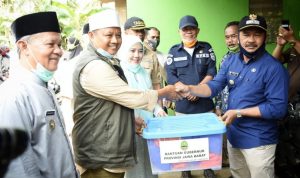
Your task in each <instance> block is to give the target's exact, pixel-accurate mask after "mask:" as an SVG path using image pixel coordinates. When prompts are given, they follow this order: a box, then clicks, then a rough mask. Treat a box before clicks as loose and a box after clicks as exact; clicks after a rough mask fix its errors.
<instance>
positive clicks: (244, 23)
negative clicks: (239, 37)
mask: <svg viewBox="0 0 300 178" xmlns="http://www.w3.org/2000/svg"><path fill="white" fill-rule="evenodd" d="M249 27H257V28H260V29H262V30H264V31H267V23H266V20H265V18H263V17H262V16H259V15H255V14H250V15H249V16H245V17H243V18H242V19H241V21H240V23H239V30H240V31H241V30H244V29H246V28H249Z"/></svg>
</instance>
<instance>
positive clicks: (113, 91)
mask: <svg viewBox="0 0 300 178" xmlns="http://www.w3.org/2000/svg"><path fill="white" fill-rule="evenodd" d="M99 68H101V70H99ZM101 78H105V79H106V80H101ZM80 83H81V85H82V87H83V88H84V89H85V90H86V92H87V93H89V94H90V95H93V96H95V97H98V98H103V99H107V100H111V101H113V102H116V103H118V104H120V105H123V106H126V107H128V108H131V109H135V108H141V109H147V110H148V111H151V112H152V111H153V109H154V107H155V105H156V103H157V100H158V95H157V91H155V90H147V91H141V90H137V89H134V88H131V87H129V86H128V84H127V83H125V82H124V81H123V80H122V79H121V78H120V77H119V76H118V75H117V74H116V72H115V71H114V70H113V69H112V68H111V67H110V66H109V65H108V64H107V63H105V62H104V61H102V60H94V61H91V62H89V63H88V64H87V65H86V67H84V69H83V71H82V73H81V75H80Z"/></svg>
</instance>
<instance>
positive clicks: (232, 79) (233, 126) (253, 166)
mask: <svg viewBox="0 0 300 178" xmlns="http://www.w3.org/2000/svg"><path fill="white" fill-rule="evenodd" d="M266 31H267V24H266V21H265V19H264V18H263V17H261V16H256V15H253V14H251V15H250V16H245V17H244V18H242V20H241V21H240V23H239V44H240V52H239V53H237V54H234V55H231V56H230V57H229V58H230V60H225V61H224V63H223V64H222V66H221V69H220V71H219V73H218V74H217V76H216V77H215V78H214V79H213V80H212V81H210V82H208V83H207V84H202V85H198V86H187V85H181V86H177V90H178V91H182V94H183V95H188V94H191V95H196V96H200V97H209V96H215V95H217V94H218V93H219V92H220V91H221V90H222V89H223V88H224V87H225V86H226V85H228V87H229V98H228V110H227V111H226V112H225V113H224V115H223V116H222V119H223V121H224V122H225V124H226V125H228V127H227V138H228V142H227V143H228V145H227V148H228V153H229V162H230V169H231V173H232V175H233V177H235V178H262V177H264V178H274V159H275V149H276V145H277V139H278V128H277V121H278V120H279V119H280V118H283V117H284V116H285V114H286V111H287V101H288V85H289V78H288V74H287V71H286V70H285V69H284V67H283V66H282V65H281V63H280V62H278V61H277V60H276V59H275V58H273V57H272V56H271V55H270V54H269V53H268V52H267V51H266V50H265V42H266Z"/></svg>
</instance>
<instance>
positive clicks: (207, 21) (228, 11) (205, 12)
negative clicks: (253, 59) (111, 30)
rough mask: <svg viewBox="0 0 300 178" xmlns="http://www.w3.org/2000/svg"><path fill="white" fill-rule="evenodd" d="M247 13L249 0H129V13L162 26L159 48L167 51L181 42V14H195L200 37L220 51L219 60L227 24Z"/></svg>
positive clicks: (149, 22) (224, 47)
mask: <svg viewBox="0 0 300 178" xmlns="http://www.w3.org/2000/svg"><path fill="white" fill-rule="evenodd" d="M247 14H248V0H213V1H212V0H151V1H150V0H127V17H128V18H129V17H132V16H138V17H140V18H142V19H143V20H144V21H145V23H146V25H147V26H156V27H158V28H159V29H160V30H161V44H160V46H159V50H161V51H163V52H165V53H167V52H168V50H169V48H170V47H171V46H172V45H174V44H176V43H179V42H180V38H179V34H178V24H179V20H180V18H181V17H182V16H185V15H193V16H195V17H196V19H197V21H198V23H199V26H200V33H199V35H198V39H199V40H200V41H207V42H209V43H210V44H211V45H212V47H213V49H214V50H215V53H216V55H217V61H220V60H221V58H222V56H223V55H224V54H225V53H226V52H227V48H226V46H225V42H224V26H225V25H226V23H227V22H229V21H233V20H238V21H239V20H240V19H241V18H242V17H243V16H245V15H247Z"/></svg>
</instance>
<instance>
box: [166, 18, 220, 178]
mask: <svg viewBox="0 0 300 178" xmlns="http://www.w3.org/2000/svg"><path fill="white" fill-rule="evenodd" d="M199 31H200V29H199V28H198V22H197V20H196V18H195V17H193V16H190V15H187V16H184V17H182V18H181V19H180V22H179V34H180V37H181V41H182V42H181V43H179V44H176V45H174V46H173V47H171V49H170V51H169V55H168V59H167V62H166V65H165V69H166V72H167V83H168V84H172V85H175V86H176V85H180V84H185V85H198V84H201V83H206V82H208V81H210V80H212V79H213V77H214V75H215V74H216V58H215V54H214V51H213V49H212V47H211V45H210V44H209V43H207V42H203V41H198V40H197V36H198V33H199ZM213 109H214V103H213V101H212V99H211V98H199V97H197V96H192V95H189V96H187V97H186V98H185V99H183V100H181V101H177V102H176V109H175V111H176V115H180V114H196V113H205V112H212V111H213ZM204 175H205V177H209V178H213V177H215V175H214V173H213V171H212V170H205V171H204ZM182 177H183V178H190V177H191V173H190V172H189V171H188V172H183V174H182Z"/></svg>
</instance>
